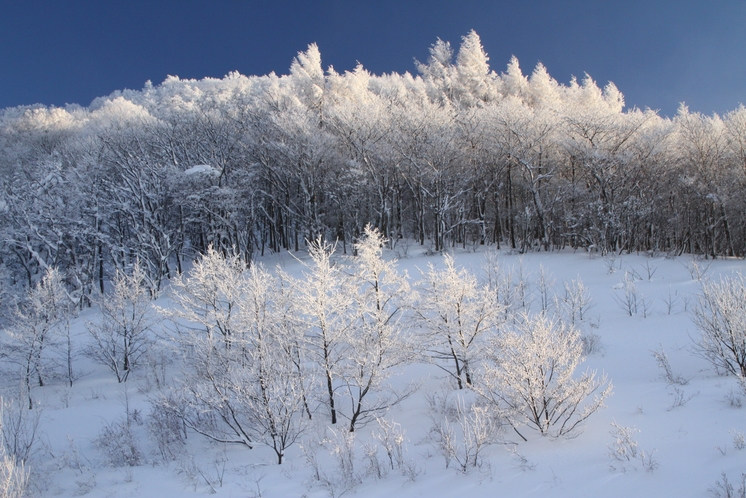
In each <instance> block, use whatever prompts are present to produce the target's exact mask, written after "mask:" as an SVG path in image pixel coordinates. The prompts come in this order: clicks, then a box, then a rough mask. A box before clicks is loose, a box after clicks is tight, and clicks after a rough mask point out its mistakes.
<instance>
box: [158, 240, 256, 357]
mask: <svg viewBox="0 0 746 498" xmlns="http://www.w3.org/2000/svg"><path fill="white" fill-rule="evenodd" d="M244 271H246V264H245V263H244V262H243V261H242V260H241V258H240V257H239V256H238V255H233V256H227V257H226V256H224V255H223V254H221V253H220V252H218V251H216V250H215V249H214V248H213V246H209V247H208V248H207V252H206V253H205V254H203V255H200V257H199V259H197V260H196V261H195V262H194V265H193V266H192V270H191V271H190V272H189V274H188V275H184V274H179V275H178V276H177V277H176V278H174V279H173V281H172V282H171V297H172V299H173V300H174V302H175V303H176V307H174V308H171V309H159V311H160V312H161V313H162V314H163V315H164V316H166V317H169V318H172V319H173V318H176V319H183V320H186V321H187V322H189V323H190V324H191V325H190V326H199V327H200V329H201V330H200V333H202V332H204V334H206V335H207V337H208V338H209V339H212V338H213V336H216V337H217V338H218V339H219V340H220V341H222V342H223V343H224V344H223V347H224V348H226V349H229V348H230V346H231V342H232V341H233V340H235V337H234V336H235V334H236V333H237V332H240V331H239V330H237V329H239V328H240V324H239V323H238V322H239V321H240V316H239V314H240V308H239V306H240V301H241V300H242V299H243V296H242V293H243V287H244Z"/></svg>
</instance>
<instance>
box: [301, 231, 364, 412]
mask: <svg viewBox="0 0 746 498" xmlns="http://www.w3.org/2000/svg"><path fill="white" fill-rule="evenodd" d="M308 252H309V255H310V257H311V263H310V264H308V265H306V268H307V270H308V271H307V272H304V277H305V280H299V281H296V282H295V285H296V296H297V301H296V305H297V308H296V310H297V313H298V316H297V318H298V319H299V320H300V321H301V324H302V326H303V328H304V338H305V340H304V350H305V351H306V352H307V354H308V358H309V360H310V361H311V362H312V363H313V364H314V365H316V366H317V367H318V368H319V370H320V377H321V378H322V379H323V382H324V384H325V387H324V390H325V391H326V395H325V396H324V397H325V398H326V404H327V406H328V407H329V413H330V415H331V423H332V424H336V423H337V407H336V404H335V391H336V387H337V386H336V385H335V384H336V383H337V382H338V380H339V378H340V373H341V372H339V370H340V369H341V368H342V365H343V363H344V361H345V358H347V357H349V345H348V343H347V338H348V337H349V336H350V334H351V333H352V329H353V326H354V324H355V320H354V315H353V303H352V302H351V301H350V296H351V295H353V290H352V289H351V288H350V286H349V279H348V278H346V275H344V274H343V273H342V271H341V269H340V268H339V266H338V265H336V264H335V262H334V261H333V260H332V255H333V253H334V246H333V245H331V244H328V243H326V242H324V241H323V240H322V239H321V237H319V238H317V239H316V240H315V241H314V242H311V243H310V244H309V248H308Z"/></svg>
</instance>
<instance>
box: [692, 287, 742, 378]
mask: <svg viewBox="0 0 746 498" xmlns="http://www.w3.org/2000/svg"><path fill="white" fill-rule="evenodd" d="M692 321H694V324H695V325H696V326H697V328H699V330H700V332H701V336H700V338H699V340H698V341H697V342H696V345H695V347H696V350H697V351H698V353H699V354H700V355H701V356H702V357H704V358H705V359H706V360H707V361H709V362H710V363H712V365H713V366H714V367H715V368H716V369H717V370H719V371H723V372H727V373H729V374H733V375H736V376H738V377H740V378H742V379H746V278H744V275H743V274H742V273H738V274H736V275H735V276H733V277H726V278H723V279H722V280H720V281H719V282H702V293H701V294H700V295H699V296H698V299H697V303H696V304H695V306H694V310H693V312H692Z"/></svg>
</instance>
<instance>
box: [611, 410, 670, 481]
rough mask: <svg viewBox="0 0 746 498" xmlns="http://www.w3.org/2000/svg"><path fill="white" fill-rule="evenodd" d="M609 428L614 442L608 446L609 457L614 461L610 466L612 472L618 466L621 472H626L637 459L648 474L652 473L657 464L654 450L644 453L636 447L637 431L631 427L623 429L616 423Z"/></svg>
mask: <svg viewBox="0 0 746 498" xmlns="http://www.w3.org/2000/svg"><path fill="white" fill-rule="evenodd" d="M611 426H612V427H613V428H614V429H613V430H612V431H610V432H609V434H611V436H612V437H613V438H614V442H613V443H612V444H610V445H609V457H611V459H612V460H614V463H613V464H612V465H611V469H612V470H616V468H617V466H619V468H620V470H621V471H622V472H626V471H627V468H628V467H627V466H628V465H631V466H632V468H634V462H635V461H636V460H637V459H639V460H640V464H641V465H642V468H643V469H645V470H646V471H648V472H654V471H655V470H656V469H657V468H658V466H659V462H658V460H657V459H656V458H655V450H652V451H645V450H642V449H640V448H639V447H638V444H637V440H636V439H635V434H636V433H638V432H640V430H639V429H636V428H633V427H624V426H621V425H619V424H617V423H616V422H612V423H611Z"/></svg>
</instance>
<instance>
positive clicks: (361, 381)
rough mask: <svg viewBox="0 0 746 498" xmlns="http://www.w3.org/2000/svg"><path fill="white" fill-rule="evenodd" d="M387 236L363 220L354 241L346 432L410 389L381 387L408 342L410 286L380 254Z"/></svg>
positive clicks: (405, 358) (408, 353)
mask: <svg viewBox="0 0 746 498" xmlns="http://www.w3.org/2000/svg"><path fill="white" fill-rule="evenodd" d="M385 244H386V239H385V238H384V237H383V235H381V233H380V232H379V231H378V230H376V229H374V228H372V227H371V226H370V225H367V226H366V227H365V230H364V234H363V238H362V239H361V241H360V242H359V243H357V244H356V245H355V249H356V251H357V257H356V258H355V260H354V261H353V262H352V279H353V283H354V285H355V286H356V287H357V289H356V292H355V293H354V298H353V299H354V301H355V304H356V310H355V313H356V315H357V316H356V317H355V325H354V327H353V328H352V330H351V333H350V335H349V338H348V339H347V343H348V346H349V354H348V355H347V358H346V360H345V361H344V365H343V366H342V370H343V373H342V377H343V382H344V384H345V390H346V391H347V393H348V394H349V397H350V403H351V407H350V408H351V409H350V417H349V419H350V432H354V430H355V426H356V424H360V423H365V422H367V421H369V420H371V419H373V418H375V417H376V416H378V415H380V414H381V413H382V412H383V411H385V410H387V409H388V408H390V407H391V406H393V405H395V404H397V403H398V402H399V401H401V400H402V399H403V397H406V395H407V394H409V392H411V389H408V390H406V391H404V392H397V391H394V390H392V389H391V388H390V387H388V386H385V385H384V382H385V380H386V378H387V377H389V376H390V375H392V374H393V373H394V372H395V371H396V370H397V369H398V368H399V367H401V366H402V365H405V364H406V363H408V362H410V361H412V358H413V351H412V345H411V344H409V343H408V341H407V340H406V339H405V337H404V331H405V328H406V322H405V318H404V312H405V307H406V306H407V305H408V304H409V303H408V301H409V295H410V292H411V291H410V289H409V285H408V283H407V277H406V275H400V274H399V273H398V272H397V271H396V268H395V266H394V264H393V263H392V262H390V261H386V260H384V259H383V257H382V247H383V246H384V245H385Z"/></svg>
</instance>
